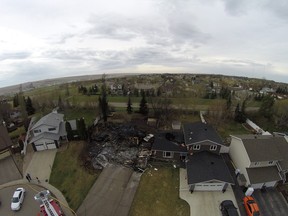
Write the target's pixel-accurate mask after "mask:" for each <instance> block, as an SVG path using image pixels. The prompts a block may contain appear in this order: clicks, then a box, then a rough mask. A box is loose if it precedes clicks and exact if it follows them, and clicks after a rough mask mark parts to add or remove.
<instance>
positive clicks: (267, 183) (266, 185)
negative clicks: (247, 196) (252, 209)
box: [264, 181, 277, 187]
mask: <svg viewBox="0 0 288 216" xmlns="http://www.w3.org/2000/svg"><path fill="white" fill-rule="evenodd" d="M276 183H277V182H276V181H272V182H265V184H264V186H265V187H275V185H276Z"/></svg>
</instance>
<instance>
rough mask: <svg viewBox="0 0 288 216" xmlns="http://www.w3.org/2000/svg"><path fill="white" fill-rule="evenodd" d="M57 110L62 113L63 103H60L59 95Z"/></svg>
mask: <svg viewBox="0 0 288 216" xmlns="http://www.w3.org/2000/svg"><path fill="white" fill-rule="evenodd" d="M58 108H59V111H63V110H64V104H63V101H62V98H61V96H60V95H59V97H58Z"/></svg>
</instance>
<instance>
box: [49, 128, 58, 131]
mask: <svg viewBox="0 0 288 216" xmlns="http://www.w3.org/2000/svg"><path fill="white" fill-rule="evenodd" d="M54 130H56V128H48V131H54Z"/></svg>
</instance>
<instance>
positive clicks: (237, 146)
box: [229, 136, 250, 184]
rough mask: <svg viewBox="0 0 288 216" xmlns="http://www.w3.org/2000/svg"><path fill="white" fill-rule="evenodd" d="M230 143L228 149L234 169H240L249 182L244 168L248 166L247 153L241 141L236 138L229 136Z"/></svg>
mask: <svg viewBox="0 0 288 216" xmlns="http://www.w3.org/2000/svg"><path fill="white" fill-rule="evenodd" d="M231 138H232V139H231V145H230V149H229V155H230V157H231V159H232V161H233V163H234V165H235V166H236V169H240V172H241V173H242V174H243V175H244V176H245V178H246V180H247V183H249V184H250V182H249V178H248V174H247V171H246V168H247V167H249V166H250V160H249V157H248V155H247V152H246V149H245V147H244V145H243V143H242V141H241V140H240V139H238V138H235V137H233V136H232V137H231Z"/></svg>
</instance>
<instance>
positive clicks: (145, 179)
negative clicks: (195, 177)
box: [129, 167, 190, 216]
mask: <svg viewBox="0 0 288 216" xmlns="http://www.w3.org/2000/svg"><path fill="white" fill-rule="evenodd" d="M151 215H153V216H161V215H163V216H189V215H190V207H189V205H188V203H186V202H185V201H184V200H181V199H180V198H179V169H174V168H172V167H160V168H157V170H154V169H153V168H151V169H148V170H146V171H145V173H144V174H143V175H142V177H141V181H140V184H139V187H138V189H137V192H136V195H135V197H134V201H133V204H132V207H131V209H130V213H129V216H151Z"/></svg>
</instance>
